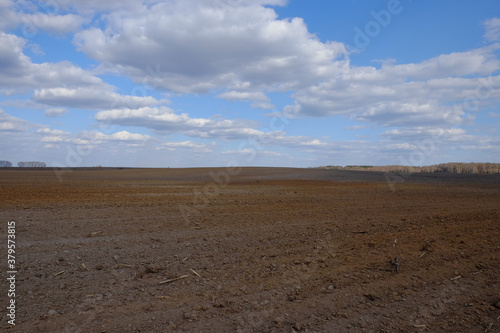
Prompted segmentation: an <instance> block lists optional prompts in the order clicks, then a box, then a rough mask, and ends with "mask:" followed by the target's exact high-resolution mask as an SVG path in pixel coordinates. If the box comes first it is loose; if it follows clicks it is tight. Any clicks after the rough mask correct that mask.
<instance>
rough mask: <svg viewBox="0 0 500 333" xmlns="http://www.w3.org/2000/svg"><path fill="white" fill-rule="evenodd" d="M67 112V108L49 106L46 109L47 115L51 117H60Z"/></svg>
mask: <svg viewBox="0 0 500 333" xmlns="http://www.w3.org/2000/svg"><path fill="white" fill-rule="evenodd" d="M66 113H68V110H66V109H65V108H49V109H47V110H45V115H46V116H47V117H49V118H55V117H59V116H62V115H63V114H66Z"/></svg>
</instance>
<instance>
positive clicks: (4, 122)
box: [0, 109, 31, 132]
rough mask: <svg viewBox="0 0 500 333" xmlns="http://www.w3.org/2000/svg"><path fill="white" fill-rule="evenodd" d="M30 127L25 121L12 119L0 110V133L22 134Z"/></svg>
mask: <svg viewBox="0 0 500 333" xmlns="http://www.w3.org/2000/svg"><path fill="white" fill-rule="evenodd" d="M30 127H31V125H30V123H29V122H27V121H26V120H23V119H20V118H16V117H13V116H11V115H9V114H7V113H5V111H3V110H2V109H0V132H23V131H25V130H27V129H28V128H30Z"/></svg>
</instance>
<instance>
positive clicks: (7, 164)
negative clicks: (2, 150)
mask: <svg viewBox="0 0 500 333" xmlns="http://www.w3.org/2000/svg"><path fill="white" fill-rule="evenodd" d="M11 166H12V163H11V162H9V161H0V168H10V167H11Z"/></svg>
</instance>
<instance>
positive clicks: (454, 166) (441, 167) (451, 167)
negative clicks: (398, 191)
mask: <svg viewBox="0 0 500 333" xmlns="http://www.w3.org/2000/svg"><path fill="white" fill-rule="evenodd" d="M324 168H326V169H336V170H365V171H381V172H396V173H415V172H426V173H437V172H443V173H461V174H495V173H500V163H441V164H436V165H430V166H422V167H418V166H417V167H416V166H405V165H386V166H367V165H347V166H345V167H342V166H332V165H329V166H326V167H324Z"/></svg>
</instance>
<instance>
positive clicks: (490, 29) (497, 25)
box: [483, 17, 500, 42]
mask: <svg viewBox="0 0 500 333" xmlns="http://www.w3.org/2000/svg"><path fill="white" fill-rule="evenodd" d="M483 24H484V28H485V34H484V38H486V39H487V40H489V41H492V42H498V41H500V18H498V17H494V18H491V19H488V20H486V21H484V22H483Z"/></svg>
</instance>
